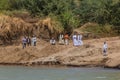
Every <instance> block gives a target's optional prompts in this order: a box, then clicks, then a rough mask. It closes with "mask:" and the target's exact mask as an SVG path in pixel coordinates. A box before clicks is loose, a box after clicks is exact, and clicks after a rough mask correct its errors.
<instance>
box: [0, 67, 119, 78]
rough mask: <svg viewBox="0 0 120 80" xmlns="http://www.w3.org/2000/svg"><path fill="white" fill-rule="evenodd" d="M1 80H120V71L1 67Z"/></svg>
mask: <svg viewBox="0 0 120 80" xmlns="http://www.w3.org/2000/svg"><path fill="white" fill-rule="evenodd" d="M0 80H120V70H116V69H104V68H54V67H53V68H49V67H21V66H0Z"/></svg>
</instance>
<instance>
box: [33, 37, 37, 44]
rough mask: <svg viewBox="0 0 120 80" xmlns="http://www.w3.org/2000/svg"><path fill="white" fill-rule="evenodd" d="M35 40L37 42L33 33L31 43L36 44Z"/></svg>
mask: <svg viewBox="0 0 120 80" xmlns="http://www.w3.org/2000/svg"><path fill="white" fill-rule="evenodd" d="M36 42H37V38H36V36H35V35H33V37H32V45H33V46H36Z"/></svg>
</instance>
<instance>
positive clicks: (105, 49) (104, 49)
mask: <svg viewBox="0 0 120 80" xmlns="http://www.w3.org/2000/svg"><path fill="white" fill-rule="evenodd" d="M107 48H108V46H107V44H104V45H103V53H104V55H106V54H107Z"/></svg>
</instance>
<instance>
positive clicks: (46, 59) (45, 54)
mask: <svg viewBox="0 0 120 80" xmlns="http://www.w3.org/2000/svg"><path fill="white" fill-rule="evenodd" d="M104 41H106V42H107V44H108V55H107V56H103V54H102V46H103V42H104ZM0 51H1V52H0V63H1V64H22V65H59V66H60V65H62V66H77V67H80V66H102V67H110V68H120V58H119V57H120V38H119V37H112V38H100V39H91V40H84V45H83V46H79V47H74V46H73V44H72V41H70V44H69V45H68V46H65V45H59V44H56V45H50V44H49V42H45V41H43V40H41V39H39V40H38V42H37V46H36V47H33V46H29V47H28V46H27V48H25V49H22V45H21V44H19V45H18V46H15V45H12V46H1V47H0Z"/></svg>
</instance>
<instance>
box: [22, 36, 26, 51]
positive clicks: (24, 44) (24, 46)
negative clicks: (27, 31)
mask: <svg viewBox="0 0 120 80" xmlns="http://www.w3.org/2000/svg"><path fill="white" fill-rule="evenodd" d="M26 42H27V40H26V37H25V36H24V37H23V38H22V48H23V49H24V48H26Z"/></svg>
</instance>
